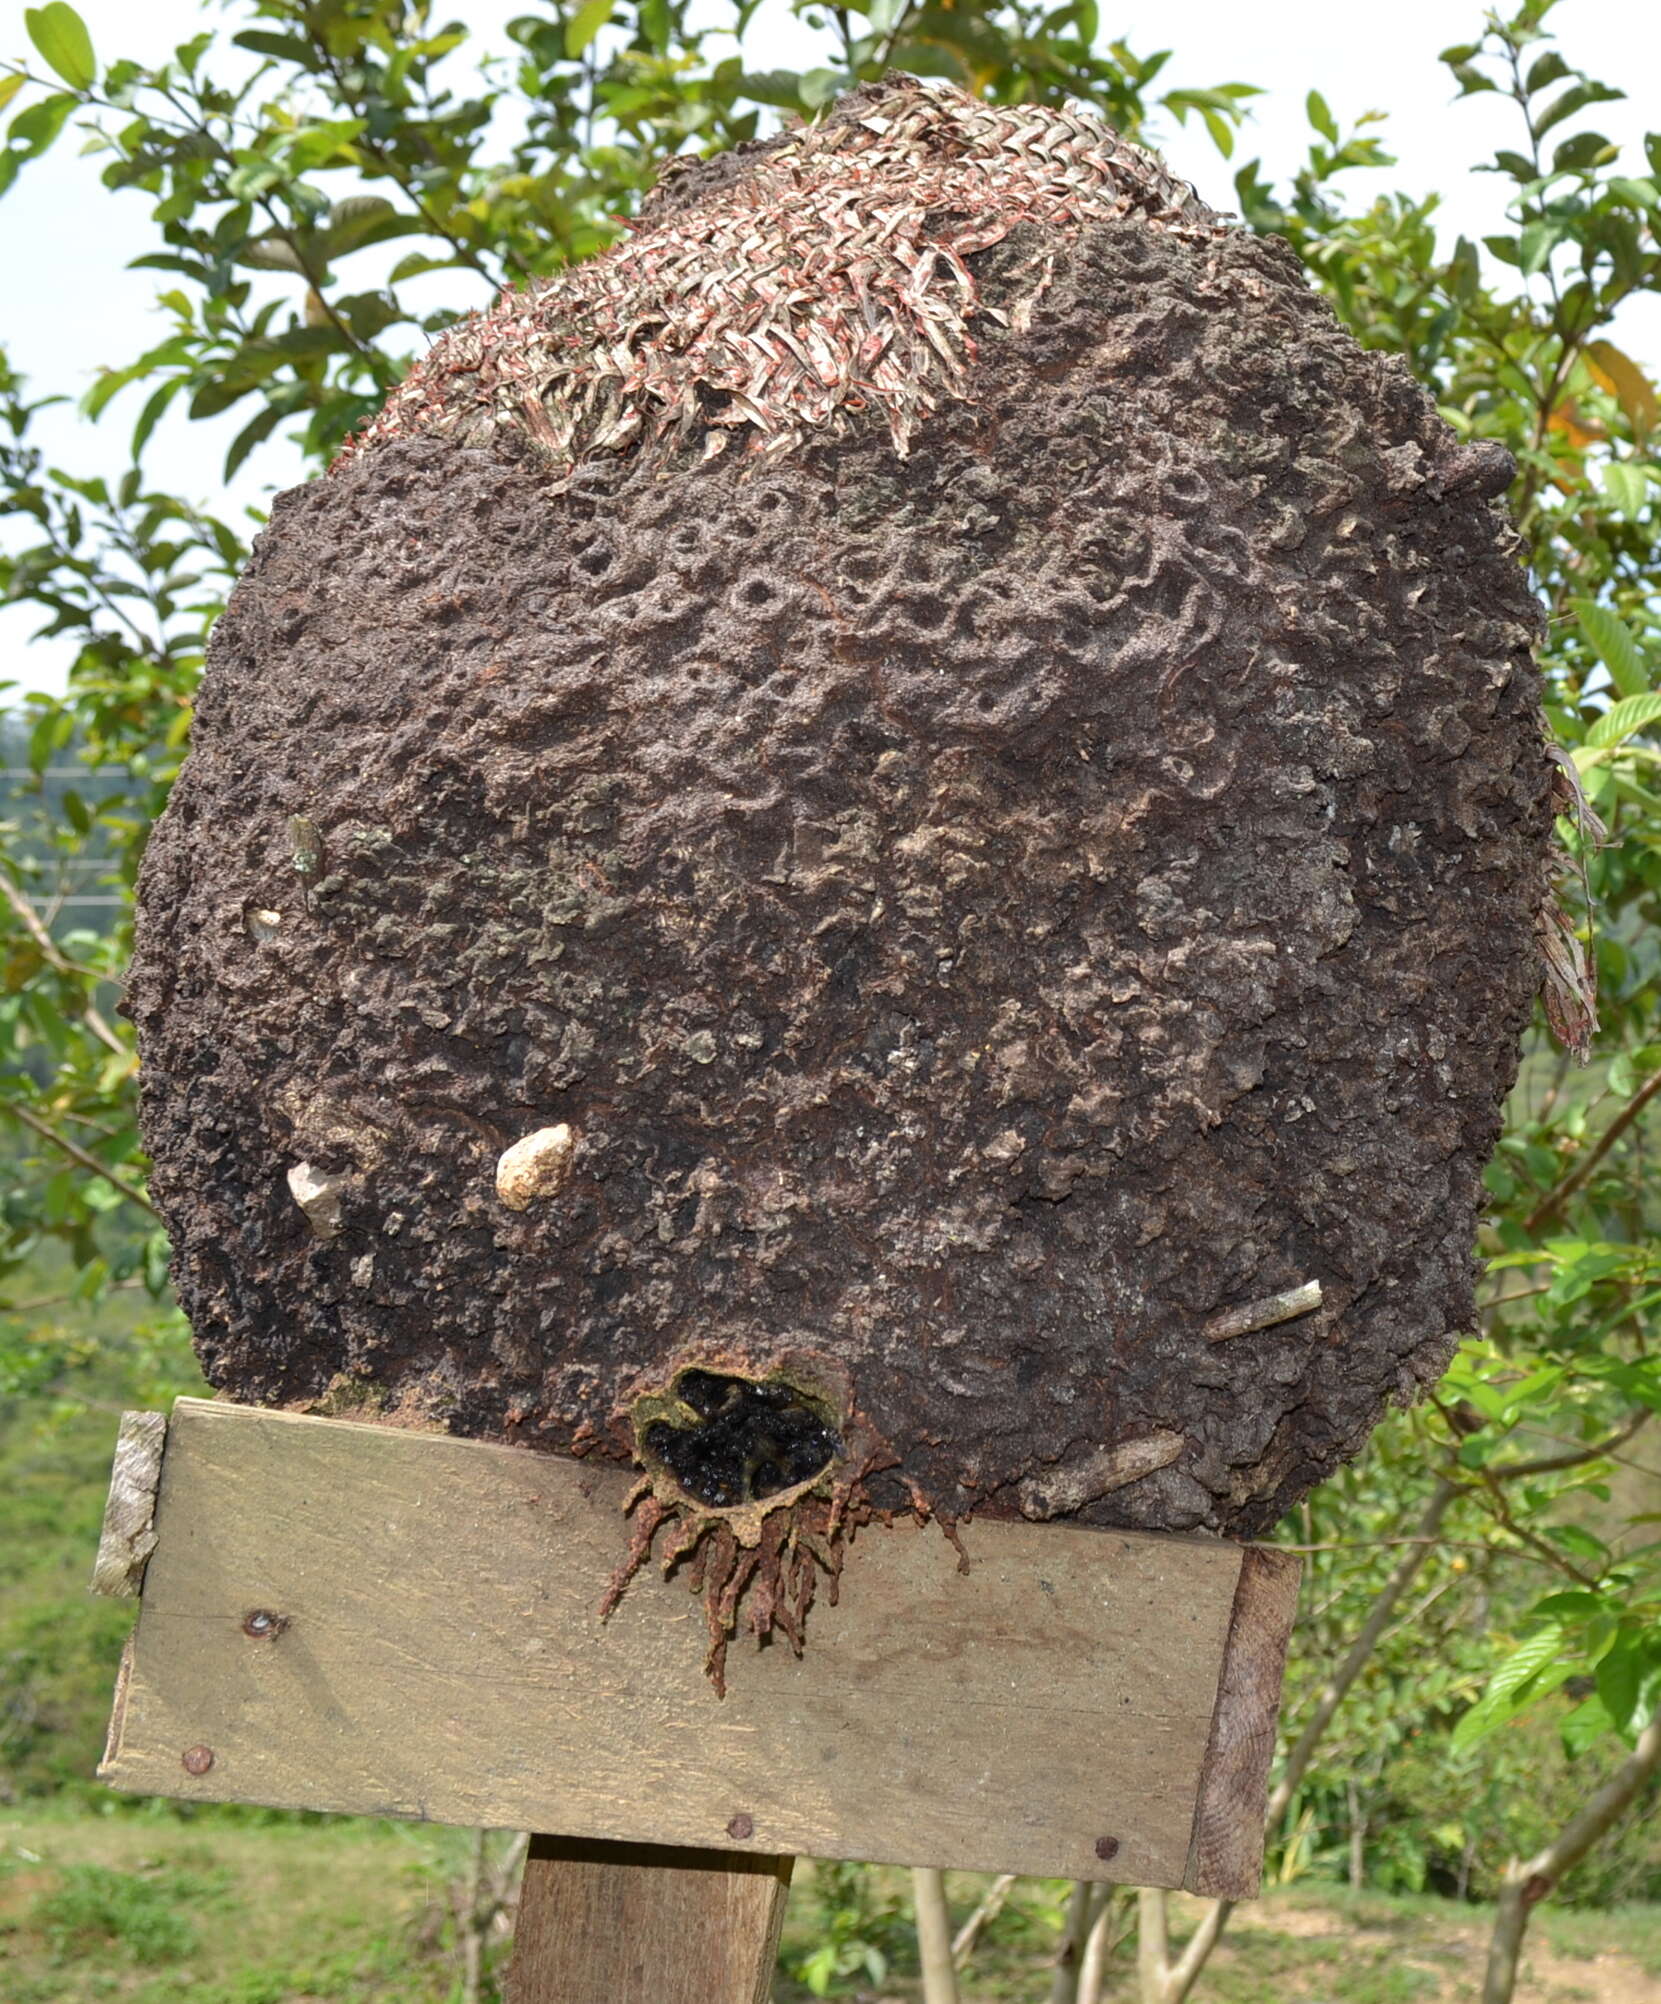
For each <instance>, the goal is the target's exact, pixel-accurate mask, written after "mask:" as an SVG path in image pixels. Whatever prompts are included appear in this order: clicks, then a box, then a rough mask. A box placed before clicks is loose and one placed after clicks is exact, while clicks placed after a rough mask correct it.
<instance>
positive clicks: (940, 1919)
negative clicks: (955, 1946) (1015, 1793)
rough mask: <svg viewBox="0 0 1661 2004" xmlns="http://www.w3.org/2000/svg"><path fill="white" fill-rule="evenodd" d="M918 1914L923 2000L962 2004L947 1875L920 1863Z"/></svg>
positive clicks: (914, 1877) (915, 1876)
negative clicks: (947, 1889)
mask: <svg viewBox="0 0 1661 2004" xmlns="http://www.w3.org/2000/svg"><path fill="white" fill-rule="evenodd" d="M911 1896H912V1904H913V1907H914V1908H915V1911H916V1915H917V1955H918V1959H919V1961H920V1962H921V1964H922V1970H923V2004H958V2000H957V1967H956V1964H955V1963H954V1962H953V1961H952V1922H951V1915H950V1914H949V1913H948V1911H947V1909H946V1875H945V1873H944V1872H942V1871H940V1870H938V1869H937V1868H933V1867H925V1866H918V1867H917V1868H916V1869H915V1870H914V1871H913V1872H912V1874H911Z"/></svg>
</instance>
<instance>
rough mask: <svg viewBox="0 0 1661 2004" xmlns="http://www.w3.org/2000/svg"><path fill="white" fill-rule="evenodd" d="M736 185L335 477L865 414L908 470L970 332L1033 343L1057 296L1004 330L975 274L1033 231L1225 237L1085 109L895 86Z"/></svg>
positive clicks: (390, 410) (477, 323) (568, 287)
mask: <svg viewBox="0 0 1661 2004" xmlns="http://www.w3.org/2000/svg"><path fill="white" fill-rule="evenodd" d="M745 166H746V169H747V171H746V173H745V175H744V177H743V178H742V179H740V180H738V181H735V182H732V183H730V184H728V185H726V186H722V187H720V189H719V193H720V198H721V199H720V200H719V201H718V202H717V203H715V204H713V205H708V204H706V203H704V202H702V201H700V200H699V198H698V195H697V193H696V192H695V191H696V186H697V178H698V172H699V170H698V169H697V168H689V169H683V170H682V171H681V172H680V173H678V174H676V175H675V176H673V177H672V178H671V179H670V180H669V181H668V182H667V183H666V184H665V187H666V189H667V191H669V193H668V196H667V199H660V201H659V203H658V204H657V205H656V206H655V207H654V205H653V204H651V203H650V202H649V203H648V205H647V209H646V212H645V214H644V215H643V216H642V217H641V219H640V221H639V222H638V224H636V225H635V226H634V232H633V234H632V235H631V236H630V237H629V238H628V239H627V240H626V241H625V242H624V243H622V244H621V245H619V246H618V247H617V248H615V249H613V250H612V251H609V252H607V253H606V254H604V255H603V256H600V257H597V258H594V259H592V260H591V261H589V262H588V263H586V264H582V265H579V266H577V267H576V268H575V269H574V270H571V271H566V272H562V273H561V274H560V275H559V276H558V277H557V278H555V279H553V280H551V281H550V282H549V283H548V284H546V285H543V286H540V287H538V288H536V289H534V290H532V291H528V292H514V291H511V290H509V291H504V293H503V294H502V296H501V298H500V299H499V300H498V302H497V304H496V305H495V306H494V307H493V308H492V309H491V310H490V311H489V312H488V313H484V314H480V315H477V316H475V317H473V318H471V319H468V320H464V321H462V322H460V323H459V324H458V325H457V326H455V327H453V328H451V329H450V330H449V331H448V332H447V333H446V334H444V335H443V336H442V338H441V339H440V340H439V341H438V342H437V343H436V345H435V346H434V348H433V350H432V352H431V353H430V354H429V355H428V356H427V358H426V360H425V361H424V362H423V363H422V364H421V366H420V367H418V368H417V369H415V370H413V371H412V372H411V374H410V375H409V376H408V377H407V378H406V379H405V381H404V382H403V383H402V384H401V385H400V386H399V387H398V388H397V389H396V390H394V391H393V393H392V395H391V396H390V397H389V398H388V399H387V402H386V405H385V407H384V409H383V410H382V411H381V413H380V414H379V416H378V417H377V418H376V419H375V420H374V422H373V423H372V424H370V425H369V426H368V428H367V429H366V430H365V431H364V432H363V433H362V434H361V435H360V436H359V438H358V439H357V440H355V441H354V442H353V443H352V444H351V445H349V446H348V448H347V451H346V453H343V454H342V458H343V459H345V458H347V457H349V456H350V454H351V453H353V452H355V451H358V450H360V449H361V448H362V447H363V446H365V445H368V444H373V443H375V442H376V441H379V440H382V439H390V438H409V437H413V436H417V435H420V434H435V435H437V436H440V437H446V438H454V439H457V440H458V441H459V442H461V443H462V444H464V445H486V444H489V443H490V442H491V440H492V439H493V438H495V437H497V436H498V435H499V434H501V433H503V432H519V433H523V434H524V435H526V436H528V437H529V438H530V439H532V440H534V441H535V443H536V444H537V445H538V446H539V447H541V448H542V450H543V451H544V452H545V453H546V454H547V456H548V457H549V459H550V460H551V461H552V462H553V463H554V464H555V465H556V466H557V467H560V468H564V469H567V470H569V469H570V468H572V467H575V466H577V465H578V464H580V463H581V462H582V461H583V460H585V459H587V458H591V457H593V456H594V455H596V454H600V453H604V452H609V451H618V450H621V449H623V448H624V447H627V446H631V445H634V444H636V443H648V444H649V443H663V444H666V445H667V446H669V447H670V448H673V447H675V446H685V445H686V444H687V443H688V442H689V441H690V440H691V439H693V437H694V436H695V435H697V434H699V433H701V434H702V437H703V452H704V456H705V457H706V458H709V457H713V456H714V455H715V454H717V453H719V452H721V451H724V450H725V448H726V447H727V445H728V444H729V443H730V441H731V440H732V438H733V437H734V436H735V434H737V433H740V432H748V433H749V438H748V446H749V449H750V450H751V451H752V452H756V453H759V454H762V455H764V456H770V455H773V454H776V453H779V452H783V451H788V450H789V449H790V448H791V447H792V446H793V445H795V444H797V443H799V442H800V440H801V439H802V438H803V436H804V435H805V434H807V433H808V432H811V431H820V430H824V429H825V428H827V427H829V428H831V429H832V430H835V431H841V430H844V429H845V428H846V426H847V424H848V423H849V422H850V421H851V419H852V418H853V417H854V416H855V415H856V414H858V413H859V412H862V411H864V410H866V409H868V408H874V409H876V410H878V411H880V413H881V414H882V416H883V418H884V419H885V420H886V422H887V425H888V430H889V435H890V437H891V439H892V441H893V445H894V449H895V451H896V452H897V453H899V454H900V456H901V457H902V458H903V457H904V456H905V455H906V453H907V452H908V451H909V449H910V445H911V441H912V438H913V436H914V435H915V433H916V430H917V427H918V426H919V425H920V424H921V423H922V422H923V420H924V419H925V418H926V417H927V416H928V414H929V413H930V412H931V411H934V410H936V409H938V408H939V406H940V404H941V402H942V401H943V400H944V399H946V398H961V397H963V396H965V394H966V389H965V370H966V368H967V366H968V364H969V363H970V362H971V361H973V359H974V355H975V342H974V339H973V336H972V335H971V334H970V331H969V328H970V323H971V321H973V320H974V319H975V318H976V317H977V315H981V314H984V315H986V316H988V317H990V318H991V319H993V320H994V321H999V322H1002V323H1003V324H1005V325H1010V324H1012V323H1013V324H1015V325H1016V326H1017V328H1019V326H1020V322H1021V320H1022V318H1023V316H1030V314H1031V312H1032V309H1033V305H1034V303H1035V299H1036V297H1037V295H1038V294H1040V293H1041V292H1042V291H1043V289H1044V287H1045V285H1046V283H1047V278H1048V274H1047V272H1046V270H1045V269H1044V266H1043V263H1042V261H1041V260H1040V261H1035V265H1034V271H1033V277H1032V283H1031V285H1030V286H1029V287H1028V288H1027V291H1026V293H1025V294H1024V295H1023V297H1022V298H1021V299H1018V300H1017V301H1015V302H1014V304H1013V305H1012V306H1011V307H1010V309H1009V310H1007V311H1005V310H1004V309H1000V308H994V307H991V306H988V305H986V304H985V303H984V302H983V301H982V300H981V299H980V296H979V291H978V288H977V285H976V282H975V279H974V277H973V275H972V273H971V272H970V269H969V267H968V265H967V264H966V263H965V259H967V258H969V257H970V256H972V255H973V254H974V253H975V252H977V251H983V250H986V249H988V248H989V247H990V246H991V245H993V244H995V243H998V242H1000V241H1001V240H1002V239H1003V238H1005V237H1006V236H1008V234H1009V233H1010V231H1011V230H1012V229H1014V228H1015V226H1016V225H1017V224H1018V223H1038V224H1043V225H1045V226H1047V227H1048V228H1051V229H1058V228H1078V227H1080V226H1082V225H1085V224H1089V223H1103V222H1112V221H1116V220H1119V219H1121V218H1123V217H1127V216H1134V217H1137V218H1139V219H1140V220H1141V221H1143V222H1145V223H1147V224H1148V225H1149V226H1150V227H1152V228H1156V229H1160V230H1167V231H1172V232H1175V233H1177V234H1179V235H1185V236H1189V237H1195V238H1203V237H1206V236H1211V235H1217V234H1221V233H1222V229H1223V225H1222V224H1221V223H1220V222H1219V219H1218V217H1217V216H1216V215H1215V213H1214V212H1213V211H1212V210H1210V209H1208V208H1207V207H1206V206H1205V204H1204V203H1203V202H1201V201H1200V199H1199V197H1198V196H1197V195H1196V194H1195V193H1194V191H1193V189H1192V188H1190V187H1189V186H1188V185H1187V184H1186V183H1185V182H1182V181H1178V180H1176V179H1175V178H1174V177H1173V176H1172V175H1171V174H1169V173H1168V172H1167V171H1166V170H1165V168H1164V167H1163V166H1162V165H1161V163H1160V162H1159V161H1158V160H1157V159H1155V158H1154V156H1153V155H1152V154H1150V153H1145V152H1143V150H1142V149H1141V148H1140V147H1139V146H1133V145H1131V144H1130V143H1129V142H1128V141H1126V140H1123V139H1121V138H1120V137H1119V136H1118V134H1117V133H1115V132H1114V131H1113V129H1112V127H1111V126H1108V125H1106V124H1104V123H1103V121H1102V120H1101V119H1099V118H1098V117H1097V116H1096V115H1095V113H1094V112H1092V111H1090V110H1088V109H1087V108H1086V107H1084V106H1082V105H1070V106H1068V107H1067V108H1066V109H1065V110H1061V111H1056V110H1050V109H1043V108H1040V107H1037V106H1034V105H991V104H982V103H980V102H979V101H978V100H976V99H974V98H971V97H969V96H967V95H966V94H965V93H964V92H962V91H960V90H957V89H955V88H954V87H953V86H951V85H949V84H942V83H933V82H926V81H923V80H922V79H919V78H917V77H911V76H904V75H900V74H891V75H890V76H888V77H887V78H885V79H884V80H883V82H882V83H881V84H879V85H875V86H869V87H867V88H866V89H864V90H861V91H856V92H854V93H853V94H852V95H851V96H850V97H848V98H845V99H844V100H843V101H842V103H841V104H840V105H839V107H838V108H837V111H836V112H835V113H833V114H832V116H830V117H829V118H827V119H826V120H825V121H824V122H823V123H822V124H819V125H813V126H809V127H808V128H806V129H805V130H804V131H801V132H797V133H792V134H790V135H788V136H787V137H786V138H784V139H783V140H781V141H778V142H775V143H774V144H773V145H771V146H770V147H763V148H758V149H757V150H756V152H755V153H754V154H753V155H752V156H751V157H750V158H749V159H748V160H747V161H746V162H745ZM688 188H690V189H692V190H693V191H694V192H693V193H692V194H691V197H690V199H689V200H688V199H687V198H686V195H685V193H684V190H686V189H688ZM663 195H664V190H663V189H660V198H661V197H662V196H663ZM664 209H667V210H668V211H669V213H668V214H667V215H663V214H662V211H663V210H664ZM1051 264H1052V267H1053V260H1051Z"/></svg>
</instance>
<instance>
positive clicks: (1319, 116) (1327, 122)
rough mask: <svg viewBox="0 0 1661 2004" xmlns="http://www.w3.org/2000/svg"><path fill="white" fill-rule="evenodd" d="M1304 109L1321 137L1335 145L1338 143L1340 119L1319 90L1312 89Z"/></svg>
mask: <svg viewBox="0 0 1661 2004" xmlns="http://www.w3.org/2000/svg"><path fill="white" fill-rule="evenodd" d="M1304 109H1305V111H1307V112H1308V114H1309V122H1310V124H1311V125H1312V126H1314V128H1315V130H1316V131H1317V132H1318V133H1319V134H1320V135H1321V137H1322V138H1323V139H1325V140H1327V141H1329V142H1330V144H1332V145H1333V146H1336V145H1337V144H1338V121H1337V119H1335V118H1334V117H1333V115H1332V112H1331V111H1330V109H1329V108H1328V106H1327V101H1326V99H1325V98H1324V97H1322V95H1321V93H1320V92H1319V91H1318V90H1312V91H1311V92H1310V93H1309V95H1308V97H1307V98H1305V99H1304Z"/></svg>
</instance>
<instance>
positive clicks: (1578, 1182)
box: [1523, 1071, 1661, 1235]
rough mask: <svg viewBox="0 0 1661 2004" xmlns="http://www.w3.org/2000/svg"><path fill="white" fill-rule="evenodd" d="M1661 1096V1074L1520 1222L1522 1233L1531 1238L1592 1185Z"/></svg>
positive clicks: (1643, 1087) (1647, 1083)
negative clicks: (1595, 1174)
mask: <svg viewBox="0 0 1661 2004" xmlns="http://www.w3.org/2000/svg"><path fill="white" fill-rule="evenodd" d="M1658 1092H1661V1071H1658V1072H1656V1073H1655V1074H1654V1075H1653V1076H1652V1077H1650V1078H1647V1079H1645V1081H1644V1083H1643V1084H1642V1085H1641V1086H1640V1087H1639V1088H1638V1090H1637V1091H1636V1092H1635V1093H1634V1094H1633V1095H1632V1097H1631V1098H1630V1099H1629V1100H1628V1101H1627V1103H1626V1105H1625V1106H1623V1107H1622V1108H1621V1110H1620V1112H1619V1113H1617V1114H1616V1116H1615V1118H1614V1119H1613V1120H1612V1121H1610V1123H1609V1125H1608V1126H1607V1127H1606V1128H1605V1129H1604V1130H1603V1132H1602V1133H1601V1134H1600V1135H1599V1136H1598V1138H1597V1140H1596V1141H1595V1142H1593V1144H1592V1146H1591V1148H1590V1149H1589V1150H1588V1151H1587V1153H1586V1155H1585V1157H1584V1158H1583V1159H1582V1160H1581V1161H1580V1162H1579V1163H1577V1164H1576V1166H1575V1167H1574V1168H1573V1169H1572V1170H1571V1171H1570V1172H1569V1174H1568V1175H1567V1176H1565V1177H1564V1178H1563V1180H1562V1181H1561V1182H1560V1183H1558V1184H1557V1185H1556V1186H1555V1187H1554V1188H1553V1189H1550V1190H1548V1191H1547V1192H1546V1194H1545V1195H1544V1196H1543V1197H1542V1198H1541V1199H1540V1201H1539V1203H1537V1204H1536V1205H1535V1206H1534V1209H1533V1210H1532V1211H1530V1212H1529V1214H1528V1216H1527V1217H1526V1218H1524V1220H1523V1230H1524V1231H1525V1232H1527V1233H1529V1234H1530V1235H1532V1234H1533V1233H1535V1232H1537V1231H1538V1230H1539V1229H1540V1227H1541V1226H1542V1225H1543V1224H1544V1223H1545V1222H1546V1220H1547V1219H1548V1218H1555V1217H1556V1216H1557V1215H1558V1213H1559V1212H1560V1211H1561V1210H1562V1208H1563V1206H1564V1205H1565V1204H1566V1203H1567V1202H1568V1201H1569V1199H1570V1198H1571V1197H1573V1196H1575V1195H1577V1194H1578V1193H1579V1191H1580V1190H1581V1189H1583V1188H1584V1187H1585V1185H1586V1184H1587V1183H1589V1182H1590V1181H1591V1178H1592V1172H1593V1170H1594V1169H1596V1168H1597V1166H1598V1164H1599V1163H1600V1162H1601V1161H1602V1160H1603V1158H1604V1157H1605V1156H1606V1155H1607V1154H1608V1153H1609V1151H1610V1149H1611V1148H1613V1147H1614V1145H1615V1143H1616V1142H1617V1141H1619V1140H1620V1138H1621V1136H1622V1135H1623V1134H1624V1133H1625V1132H1626V1131H1627V1129H1628V1128H1629V1127H1630V1126H1631V1125H1632V1123H1633V1122H1634V1121H1635V1120H1636V1119H1637V1118H1638V1116H1639V1115H1640V1114H1641V1113H1642V1112H1643V1110H1644V1108H1645V1107H1646V1106H1648V1105H1649V1103H1650V1101H1651V1100H1652V1099H1654V1097H1655V1095H1656V1094H1657V1093H1658Z"/></svg>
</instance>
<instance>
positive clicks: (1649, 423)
mask: <svg viewBox="0 0 1661 2004" xmlns="http://www.w3.org/2000/svg"><path fill="white" fill-rule="evenodd" d="M1586 366H1587V368H1588V369H1590V370H1591V372H1592V374H1593V376H1594V377H1595V378H1596V380H1597V382H1598V383H1599V385H1600V386H1601V387H1602V388H1604V389H1606V390H1607V391H1608V392H1609V394H1610V395H1611V396H1612V397H1613V398H1614V399H1615V401H1616V403H1618V404H1619V405H1620V407H1621V413H1622V415H1623V416H1624V417H1625V418H1626V421H1627V423H1628V424H1630V425H1631V427H1632V429H1633V431H1634V433H1635V434H1636V435H1637V436H1638V437H1639V438H1641V439H1643V438H1648V437H1649V435H1650V433H1651V432H1652V431H1654V429H1655V426H1656V421H1657V420H1658V419H1661V404H1658V403H1657V401H1656V396H1655V387H1654V385H1653V384H1652V383H1651V382H1650V380H1649V378H1648V377H1647V376H1646V375H1645V374H1644V372H1643V370H1642V369H1640V368H1639V366H1638V364H1637V363H1636V362H1635V361H1633V359H1632V357H1631V356H1630V355H1624V354H1622V352H1621V350H1620V349H1619V348H1617V347H1616V346H1615V344H1614V342H1613V341H1589V342H1587V344H1586Z"/></svg>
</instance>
